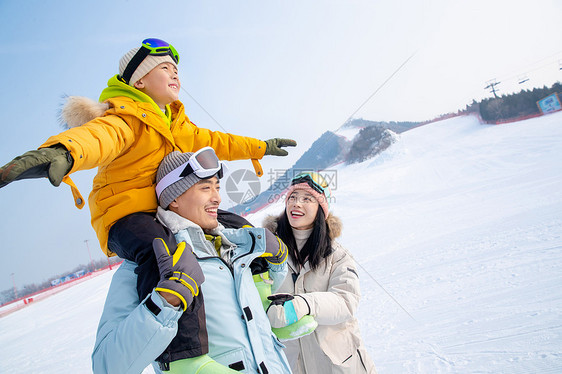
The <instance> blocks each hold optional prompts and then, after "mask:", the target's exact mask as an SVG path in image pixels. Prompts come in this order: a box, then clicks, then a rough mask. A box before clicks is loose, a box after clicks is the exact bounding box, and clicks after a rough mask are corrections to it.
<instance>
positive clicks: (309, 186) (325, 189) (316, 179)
mask: <svg viewBox="0 0 562 374" xmlns="http://www.w3.org/2000/svg"><path fill="white" fill-rule="evenodd" d="M295 190H304V191H306V192H308V193H310V194H311V195H312V196H314V198H315V199H316V200H317V201H318V204H320V207H321V208H322V210H323V211H324V216H325V217H326V218H328V215H329V214H330V200H331V197H332V191H331V190H330V187H329V186H328V182H326V180H325V179H324V178H323V177H322V176H321V175H320V174H319V173H316V172H304V173H300V174H298V175H296V176H295V177H294V178H293V179H292V180H291V186H290V187H289V190H288V191H287V196H288V197H289V196H291V194H292V193H293V191H295Z"/></svg>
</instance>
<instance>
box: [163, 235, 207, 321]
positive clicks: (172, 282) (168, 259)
mask: <svg viewBox="0 0 562 374" xmlns="http://www.w3.org/2000/svg"><path fill="white" fill-rule="evenodd" d="M152 248H153V249H154V254H155V255H156V262H157V263H158V270H159V271H160V282H158V284H157V285H156V288H155V290H156V291H159V292H167V293H170V294H172V295H175V296H176V297H178V298H179V299H180V301H181V303H182V307H183V310H184V311H185V310H187V308H188V307H189V305H190V304H191V302H192V301H193V297H194V296H197V295H199V291H200V287H201V284H202V283H203V282H204V281H205V275H204V274H203V270H201V266H199V263H198V262H197V259H196V258H195V255H194V254H193V252H192V251H191V247H190V246H189V245H188V244H187V243H186V242H181V243H179V244H178V246H177V248H176V250H175V251H174V253H171V252H170V250H169V249H168V246H167V245H166V242H164V240H163V239H161V238H156V239H154V240H153V241H152Z"/></svg>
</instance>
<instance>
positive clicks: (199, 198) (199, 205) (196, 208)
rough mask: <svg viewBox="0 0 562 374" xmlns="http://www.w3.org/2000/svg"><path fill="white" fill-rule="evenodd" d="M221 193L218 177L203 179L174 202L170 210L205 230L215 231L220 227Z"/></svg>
mask: <svg viewBox="0 0 562 374" xmlns="http://www.w3.org/2000/svg"><path fill="white" fill-rule="evenodd" d="M219 191H220V182H219V179H218V178H217V177H212V178H209V179H203V180H201V181H199V182H198V183H197V184H194V185H193V186H191V187H190V188H189V189H188V190H187V191H185V192H184V193H183V194H181V195H180V196H179V197H177V198H176V199H175V200H174V201H172V202H171V203H170V207H169V208H168V209H170V210H171V211H173V212H175V213H177V214H179V215H180V216H182V217H184V218H187V219H188V220H190V221H191V222H193V223H195V224H197V225H199V226H201V228H202V229H203V230H210V229H214V228H215V227H217V226H218V225H219V222H218V221H217V209H218V208H219V204H220V202H221V196H220V194H219Z"/></svg>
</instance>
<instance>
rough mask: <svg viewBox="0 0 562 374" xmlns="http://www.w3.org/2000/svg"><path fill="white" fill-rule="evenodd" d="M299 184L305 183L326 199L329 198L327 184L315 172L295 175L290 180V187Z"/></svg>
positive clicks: (329, 191) (329, 192)
mask: <svg viewBox="0 0 562 374" xmlns="http://www.w3.org/2000/svg"><path fill="white" fill-rule="evenodd" d="M300 183H307V184H308V185H309V186H310V187H312V188H313V189H314V190H315V191H316V192H318V193H321V194H323V195H325V196H326V197H330V196H331V190H330V187H328V182H326V180H325V179H324V178H323V177H322V176H321V175H320V174H319V173H316V172H313V171H311V172H304V173H300V174H298V175H296V176H295V177H294V178H293V179H292V180H291V186H292V185H295V184H300Z"/></svg>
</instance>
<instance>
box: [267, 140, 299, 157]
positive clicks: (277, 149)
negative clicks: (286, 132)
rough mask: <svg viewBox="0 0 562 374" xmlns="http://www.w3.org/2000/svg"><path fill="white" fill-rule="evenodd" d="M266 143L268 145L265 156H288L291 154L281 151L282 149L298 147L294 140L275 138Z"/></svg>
mask: <svg viewBox="0 0 562 374" xmlns="http://www.w3.org/2000/svg"><path fill="white" fill-rule="evenodd" d="M264 141H265V144H267V146H266V147H265V154H266V155H272V156H287V155H288V154H289V152H287V151H286V150H284V149H281V147H294V146H296V145H297V142H296V141H294V140H292V139H282V138H273V139H269V140H264Z"/></svg>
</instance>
